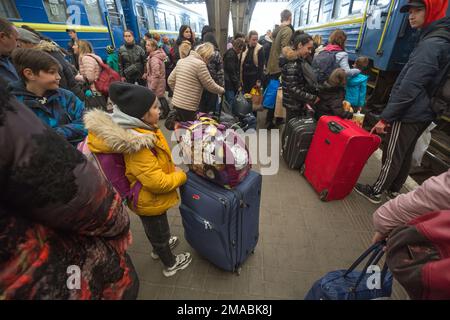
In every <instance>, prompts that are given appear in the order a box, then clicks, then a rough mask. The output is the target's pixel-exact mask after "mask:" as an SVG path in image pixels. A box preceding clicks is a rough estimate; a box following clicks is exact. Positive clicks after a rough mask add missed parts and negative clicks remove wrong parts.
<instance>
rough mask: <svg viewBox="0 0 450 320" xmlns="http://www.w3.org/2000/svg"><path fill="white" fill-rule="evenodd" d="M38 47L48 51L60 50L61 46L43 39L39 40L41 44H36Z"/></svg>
mask: <svg viewBox="0 0 450 320" xmlns="http://www.w3.org/2000/svg"><path fill="white" fill-rule="evenodd" d="M36 49H38V50H42V51H46V52H54V51H56V52H58V51H59V48H58V46H56V45H55V44H54V43H51V42H49V41H45V40H42V41H41V42H39V44H38V45H37V46H36Z"/></svg>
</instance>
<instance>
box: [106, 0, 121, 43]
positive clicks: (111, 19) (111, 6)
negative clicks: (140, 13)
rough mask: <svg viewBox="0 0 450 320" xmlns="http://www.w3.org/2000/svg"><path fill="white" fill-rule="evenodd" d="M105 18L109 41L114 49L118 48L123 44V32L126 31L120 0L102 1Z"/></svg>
mask: <svg viewBox="0 0 450 320" xmlns="http://www.w3.org/2000/svg"><path fill="white" fill-rule="evenodd" d="M104 1H105V9H106V12H105V16H106V21H107V24H108V29H109V33H110V37H111V41H112V44H113V46H114V47H116V48H119V47H120V46H121V45H122V44H123V32H124V31H125V29H126V26H125V23H124V22H125V21H124V16H123V13H122V6H121V4H120V0H104Z"/></svg>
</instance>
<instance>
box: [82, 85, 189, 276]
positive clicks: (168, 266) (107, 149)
mask: <svg viewBox="0 0 450 320" xmlns="http://www.w3.org/2000/svg"><path fill="white" fill-rule="evenodd" d="M109 93H110V98H111V101H112V102H113V103H114V111H113V113H112V114H111V115H110V114H108V113H105V112H103V111H100V110H93V111H91V112H88V113H87V114H86V115H85V117H84V120H85V124H86V128H87V129H88V131H89V135H88V146H89V149H90V150H91V152H93V153H102V154H105V153H121V154H123V157H124V161H125V166H126V172H125V174H126V177H127V179H128V181H129V182H130V185H131V186H134V184H135V183H136V182H138V181H139V182H140V183H141V184H142V188H141V190H140V191H139V194H138V199H137V201H136V205H135V204H134V203H132V202H131V203H129V206H130V209H132V210H133V211H134V212H135V213H137V214H138V215H139V218H140V219H141V221H142V224H143V226H144V230H145V233H146V235H147V237H148V239H149V240H150V243H151V245H152V247H153V252H152V253H151V256H152V258H154V259H158V258H160V259H161V261H162V263H163V264H164V269H163V274H164V275H165V276H166V277H170V276H173V275H175V273H176V272H177V271H178V270H182V269H185V268H186V267H187V266H188V265H189V264H190V262H191V261H192V258H191V255H190V253H188V252H186V253H182V254H178V255H176V256H175V255H174V254H173V253H172V249H173V248H174V247H175V246H176V245H177V244H178V238H177V237H171V236H170V229H169V223H168V220H167V210H168V209H170V208H171V207H173V206H175V205H177V203H178V201H179V196H178V193H177V189H178V188H179V187H180V186H181V185H183V184H184V183H185V182H186V179H187V177H186V174H185V173H184V172H183V171H182V170H181V169H179V168H176V167H175V165H174V164H173V160H172V153H171V151H170V148H169V146H168V144H167V141H166V139H165V138H164V135H163V133H162V132H161V130H160V129H159V128H158V126H157V123H158V120H159V115H160V110H159V107H158V104H157V99H156V96H155V94H154V93H153V92H152V91H150V90H149V89H147V88H145V87H142V86H138V85H134V84H129V83H123V82H115V83H113V84H112V85H111V87H110V91H109Z"/></svg>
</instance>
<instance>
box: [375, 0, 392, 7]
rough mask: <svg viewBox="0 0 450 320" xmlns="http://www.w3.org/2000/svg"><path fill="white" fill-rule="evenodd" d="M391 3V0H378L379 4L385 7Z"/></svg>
mask: <svg viewBox="0 0 450 320" xmlns="http://www.w3.org/2000/svg"><path fill="white" fill-rule="evenodd" d="M390 3H391V0H377V6H379V7H384V6H387V5H388V4H390Z"/></svg>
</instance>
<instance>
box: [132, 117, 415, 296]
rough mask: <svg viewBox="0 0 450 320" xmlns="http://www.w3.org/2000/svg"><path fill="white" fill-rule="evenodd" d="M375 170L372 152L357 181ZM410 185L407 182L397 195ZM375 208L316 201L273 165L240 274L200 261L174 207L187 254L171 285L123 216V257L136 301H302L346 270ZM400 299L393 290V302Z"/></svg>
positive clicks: (368, 232)
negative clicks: (132, 273)
mask: <svg viewBox="0 0 450 320" xmlns="http://www.w3.org/2000/svg"><path fill="white" fill-rule="evenodd" d="M259 118H260V117H259ZM259 122H261V121H259ZM162 127H163V126H162ZM163 130H165V128H164V129H163ZM165 134H167V135H166V136H167V137H169V136H170V134H169V133H168V132H167V131H165ZM380 166H381V152H380V151H378V152H377V153H376V154H374V155H373V156H372V157H371V158H370V160H369V161H368V163H367V165H366V167H365V169H364V171H363V172H362V174H361V178H360V181H362V182H367V183H370V182H373V181H374V180H375V179H376V177H377V175H378V173H379V171H380ZM254 170H256V171H259V167H258V166H254ZM414 184H415V183H414V182H413V181H412V180H411V179H409V180H408V182H407V184H406V188H405V190H403V191H404V192H407V189H409V188H412V187H414ZM376 209H377V206H376V205H373V204H372V203H370V202H369V201H366V200H365V199H363V198H362V197H361V196H359V195H358V194H356V193H355V192H353V193H352V194H350V195H349V196H348V197H347V198H346V199H344V200H342V201H333V202H322V201H320V200H319V197H318V195H317V194H316V193H315V191H314V190H313V189H312V187H311V186H310V185H309V183H308V182H307V181H306V180H305V178H304V177H303V176H301V175H300V173H299V171H295V170H290V169H289V168H288V167H287V166H286V164H285V163H284V161H283V160H282V159H280V169H279V171H278V173H277V174H276V175H273V176H264V177H263V190H262V199H261V211H260V238H259V243H258V245H257V247H256V249H255V253H254V254H253V255H252V256H250V257H249V259H248V260H247V262H246V263H245V264H244V265H243V267H242V271H241V273H240V275H237V274H236V273H230V272H225V271H222V270H220V269H218V268H216V267H215V266H214V265H212V264H211V263H209V262H208V261H206V260H204V259H203V258H202V257H200V256H199V255H198V254H197V253H196V252H195V250H194V249H192V248H191V247H190V246H189V244H188V243H187V242H186V240H185V239H184V231H183V225H182V220H181V216H180V213H179V210H178V208H173V209H171V210H170V211H169V213H168V216H169V223H170V228H171V232H172V234H173V235H176V236H178V237H179V238H180V240H181V241H180V244H179V245H178V247H177V248H176V249H175V250H174V252H175V253H179V252H184V251H189V252H191V253H192V255H193V261H192V263H191V265H190V266H189V267H188V268H187V269H185V270H182V271H179V272H178V273H177V274H176V275H175V276H173V277H171V278H165V277H164V276H163V274H162V264H161V262H160V261H155V260H153V259H152V258H151V256H150V251H151V247H150V244H149V242H148V240H147V238H146V235H145V233H144V230H143V228H142V225H141V222H140V220H139V218H138V217H137V216H136V215H135V214H133V213H130V215H131V222H132V224H131V229H132V232H133V244H132V246H131V247H130V248H129V254H130V256H131V257H132V259H133V262H134V264H135V267H136V270H137V273H138V275H139V278H140V292H139V296H138V299H174V300H189V299H199V300H204V299H208V300H216V299H219V300H222V299H230V300H244V299H255V300H259V299H303V298H304V296H305V295H306V293H307V291H308V290H309V289H310V288H311V286H312V285H313V283H314V282H315V281H316V280H317V279H319V278H320V277H322V276H323V275H325V274H326V273H327V272H329V271H332V270H337V269H345V268H348V267H349V266H350V265H351V264H352V262H353V261H354V260H355V259H356V258H357V257H358V256H359V255H360V254H361V253H362V252H363V251H364V250H365V249H367V248H368V247H369V245H370V242H371V238H372V235H373V227H372V213H373V212H374V211H375V210H376ZM407 298H408V296H407V294H406V292H405V291H404V290H403V288H402V287H401V286H400V285H399V284H398V283H395V285H394V290H393V295H392V299H407Z"/></svg>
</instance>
